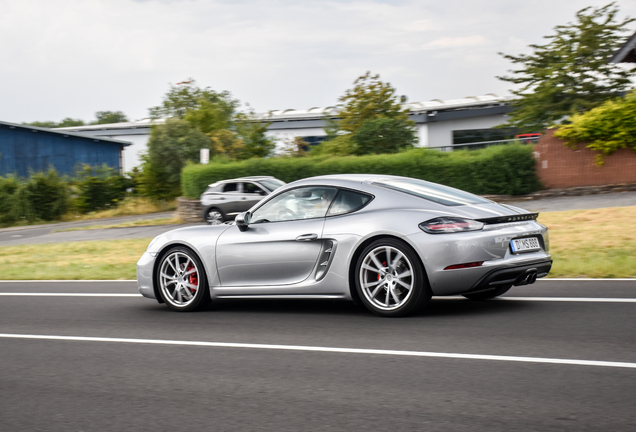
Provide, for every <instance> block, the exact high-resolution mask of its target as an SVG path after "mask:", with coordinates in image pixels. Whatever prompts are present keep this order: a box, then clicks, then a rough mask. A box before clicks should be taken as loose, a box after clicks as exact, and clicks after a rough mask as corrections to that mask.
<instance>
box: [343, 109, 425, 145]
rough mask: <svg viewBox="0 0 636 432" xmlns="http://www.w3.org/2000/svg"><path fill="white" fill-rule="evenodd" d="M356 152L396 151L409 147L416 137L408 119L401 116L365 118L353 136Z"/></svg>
mask: <svg viewBox="0 0 636 432" xmlns="http://www.w3.org/2000/svg"><path fill="white" fill-rule="evenodd" d="M353 140H354V141H355V142H356V144H357V148H356V153H357V154H373V153H397V152H398V151H400V150H401V149H404V148H408V147H411V146H412V145H413V143H416V142H417V140H418V138H417V135H416V134H415V130H414V129H413V127H412V126H411V125H410V124H408V121H406V120H404V119H401V118H386V117H383V118H379V119H372V120H367V121H365V122H364V123H362V126H361V127H360V129H358V131H357V132H356V134H355V135H354V136H353Z"/></svg>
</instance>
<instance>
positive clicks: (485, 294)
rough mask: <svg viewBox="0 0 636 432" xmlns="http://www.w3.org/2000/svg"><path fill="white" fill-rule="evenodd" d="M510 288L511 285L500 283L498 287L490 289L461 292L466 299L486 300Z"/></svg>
mask: <svg viewBox="0 0 636 432" xmlns="http://www.w3.org/2000/svg"><path fill="white" fill-rule="evenodd" d="M510 288H512V285H502V286H500V287H499V288H495V289H492V290H490V291H482V292H478V293H475V294H462V295H463V296H464V297H466V298H467V299H471V300H488V299H491V298H495V297H499V296H500V295H502V294H505V293H507V292H508V290H509V289H510Z"/></svg>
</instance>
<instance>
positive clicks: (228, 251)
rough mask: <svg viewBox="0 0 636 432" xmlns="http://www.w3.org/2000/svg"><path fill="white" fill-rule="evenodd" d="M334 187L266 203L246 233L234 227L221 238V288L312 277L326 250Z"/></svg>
mask: <svg viewBox="0 0 636 432" xmlns="http://www.w3.org/2000/svg"><path fill="white" fill-rule="evenodd" d="M335 194H336V189H335V188H332V187H317V186H311V187H300V188H296V189H292V190H289V191H285V192H283V193H280V194H278V195H276V196H275V197H273V198H272V199H270V200H268V201H267V202H265V203H264V204H263V205H262V206H260V207H259V208H257V209H256V210H255V212H254V214H253V215H252V223H250V225H249V227H248V229H247V230H246V231H240V230H239V229H238V227H237V226H232V227H231V228H229V229H228V230H226V231H224V232H223V234H221V236H220V237H219V239H218V242H217V247H216V254H217V255H216V262H217V268H218V272H219V278H220V281H221V285H222V286H224V287H233V286H234V287H239V286H272V285H292V284H297V283H299V282H302V281H303V280H305V279H307V277H309V276H310V274H311V272H312V270H313V269H314V267H315V265H316V261H317V260H318V256H319V254H320V251H321V247H322V242H321V239H322V230H323V226H324V223H325V215H326V213H327V209H328V207H329V204H330V203H331V200H332V199H333V197H334V196H335Z"/></svg>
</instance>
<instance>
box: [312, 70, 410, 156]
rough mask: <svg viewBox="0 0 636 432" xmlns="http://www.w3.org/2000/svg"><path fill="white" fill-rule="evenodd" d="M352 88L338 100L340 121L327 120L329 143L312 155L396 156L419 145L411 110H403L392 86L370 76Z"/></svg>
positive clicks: (313, 150)
mask: <svg viewBox="0 0 636 432" xmlns="http://www.w3.org/2000/svg"><path fill="white" fill-rule="evenodd" d="M353 84H354V87H353V88H352V89H349V90H347V91H345V93H344V95H342V96H341V97H340V99H338V102H339V104H338V117H339V120H338V121H332V120H331V119H326V122H327V126H326V127H325V132H326V133H327V137H328V140H327V141H325V142H323V143H321V144H320V145H319V146H318V147H317V148H315V149H312V151H311V153H312V154H314V155H321V154H333V155H349V154H357V155H363V154H372V153H394V152H397V151H399V150H400V149H402V148H406V147H410V146H413V145H414V144H415V143H416V142H417V137H416V134H415V132H414V128H415V122H413V121H411V120H409V116H408V109H403V108H402V106H401V105H400V98H399V97H398V96H397V95H396V92H395V89H394V88H393V86H391V84H390V83H385V82H383V81H381V80H380V75H371V72H367V73H366V74H364V75H362V76H360V77H358V79H356V80H355V81H354V83H353ZM389 137H390V138H389ZM389 141H391V142H389Z"/></svg>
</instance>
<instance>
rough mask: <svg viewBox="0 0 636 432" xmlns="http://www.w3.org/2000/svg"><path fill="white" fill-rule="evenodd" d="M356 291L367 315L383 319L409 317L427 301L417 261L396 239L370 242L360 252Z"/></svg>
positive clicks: (428, 291)
mask: <svg viewBox="0 0 636 432" xmlns="http://www.w3.org/2000/svg"><path fill="white" fill-rule="evenodd" d="M356 289H357V291H358V295H359V297H360V299H361V300H362V302H363V303H364V305H365V306H366V307H367V308H368V309H369V310H370V311H371V312H373V313H375V314H377V315H381V316H387V317H397V316H404V315H407V314H409V313H412V312H414V311H416V310H417V309H419V308H421V307H422V306H423V305H424V304H425V303H426V302H428V301H429V300H430V298H431V291H430V288H429V286H428V283H427V281H426V278H425V277H424V270H423V268H422V265H421V264H420V261H419V258H418V257H417V255H416V254H415V252H413V251H412V250H411V248H409V247H408V246H407V245H406V244H404V243H403V242H401V241H399V240H396V239H380V240H377V241H374V242H373V243H371V244H370V245H369V246H367V247H366V248H365V249H364V251H362V254H361V255H360V258H359V259H358V262H357V264H356Z"/></svg>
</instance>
